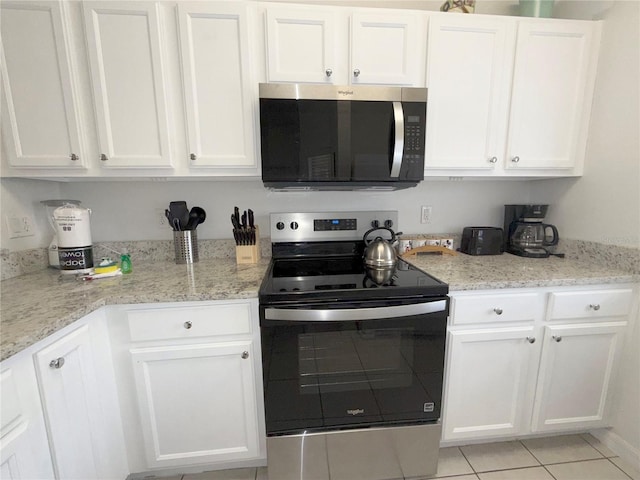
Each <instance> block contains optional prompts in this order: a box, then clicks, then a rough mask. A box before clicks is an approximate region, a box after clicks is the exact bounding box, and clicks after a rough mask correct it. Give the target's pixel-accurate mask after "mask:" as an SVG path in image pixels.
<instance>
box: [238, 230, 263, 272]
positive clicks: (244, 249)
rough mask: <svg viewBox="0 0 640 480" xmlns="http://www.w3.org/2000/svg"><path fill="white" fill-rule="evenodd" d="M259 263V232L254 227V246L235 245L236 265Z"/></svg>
mask: <svg viewBox="0 0 640 480" xmlns="http://www.w3.org/2000/svg"><path fill="white" fill-rule="evenodd" d="M259 261H260V232H259V230H258V227H256V243H255V245H237V246H236V263H237V264H238V265H240V264H243V263H258V262H259Z"/></svg>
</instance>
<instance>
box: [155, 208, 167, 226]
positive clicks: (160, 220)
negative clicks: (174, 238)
mask: <svg viewBox="0 0 640 480" xmlns="http://www.w3.org/2000/svg"><path fill="white" fill-rule="evenodd" d="M164 210H165V209H164V208H156V225H158V227H167V226H168V225H169V220H167V217H166V215H165V214H164Z"/></svg>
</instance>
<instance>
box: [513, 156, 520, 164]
mask: <svg viewBox="0 0 640 480" xmlns="http://www.w3.org/2000/svg"><path fill="white" fill-rule="evenodd" d="M511 161H512V162H513V163H518V162H519V161H520V157H518V156H516V157H513V158H512V159H511Z"/></svg>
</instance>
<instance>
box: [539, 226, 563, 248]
mask: <svg viewBox="0 0 640 480" xmlns="http://www.w3.org/2000/svg"><path fill="white" fill-rule="evenodd" d="M542 228H544V231H545V232H546V231H547V228H550V229H551V230H552V231H553V238H552V239H551V241H549V242H547V235H546V233H545V235H544V240H543V242H542V245H543V246H545V247H552V246H554V245H557V244H558V240H560V235H558V229H557V228H556V226H555V225H550V224H546V223H543V224H542Z"/></svg>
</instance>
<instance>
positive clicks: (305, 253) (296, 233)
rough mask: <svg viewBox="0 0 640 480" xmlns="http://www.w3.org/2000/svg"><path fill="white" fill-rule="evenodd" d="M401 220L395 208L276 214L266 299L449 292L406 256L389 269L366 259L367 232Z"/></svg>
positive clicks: (263, 296)
mask: <svg viewBox="0 0 640 480" xmlns="http://www.w3.org/2000/svg"><path fill="white" fill-rule="evenodd" d="M396 223H397V212H394V211H379V212H340V213H338V212H331V213H313V214H310V213H305V214H302V213H286V214H284V213H279V214H272V215H271V238H272V242H273V244H272V248H273V260H272V262H271V266H270V268H269V270H268V272H267V275H266V276H265V279H264V281H263V283H262V287H261V289H260V298H261V300H262V301H269V302H280V301H285V302H286V301H294V299H295V301H300V300H302V299H307V300H311V299H317V300H322V299H327V298H333V299H348V300H360V299H370V300H373V299H383V298H390V297H410V296H432V295H433V296H435V295H446V294H447V292H448V285H447V284H445V283H443V282H441V281H440V280H438V279H436V278H434V277H432V276H431V275H429V274H427V273H425V272H423V271H422V270H420V269H418V268H416V267H414V266H412V265H410V264H409V263H407V262H405V261H404V260H402V259H398V261H397V262H396V264H395V266H393V267H390V268H369V267H367V266H366V265H365V264H364V262H363V252H364V248H365V246H364V242H363V239H362V237H363V235H364V234H365V233H366V232H367V230H370V229H371V228H372V226H377V225H389V226H390V227H391V226H394V225H395V224H396ZM383 235H384V233H383Z"/></svg>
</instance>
